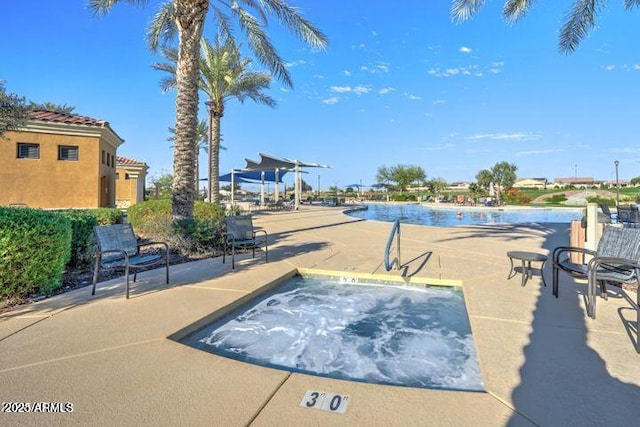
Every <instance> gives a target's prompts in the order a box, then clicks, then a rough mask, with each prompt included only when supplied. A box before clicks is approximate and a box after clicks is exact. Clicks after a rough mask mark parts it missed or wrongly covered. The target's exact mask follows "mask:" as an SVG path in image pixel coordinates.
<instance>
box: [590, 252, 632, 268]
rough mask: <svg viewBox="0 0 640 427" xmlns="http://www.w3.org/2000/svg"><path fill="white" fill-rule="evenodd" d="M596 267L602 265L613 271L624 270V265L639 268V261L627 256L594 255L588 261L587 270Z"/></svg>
mask: <svg viewBox="0 0 640 427" xmlns="http://www.w3.org/2000/svg"><path fill="white" fill-rule="evenodd" d="M598 267H603V268H605V269H607V270H613V271H615V270H624V269H625V268H624V267H628V268H629V269H632V268H633V269H640V262H638V261H636V260H633V259H628V258H617V257H598V256H596V257H593V258H592V259H591V261H589V270H592V269H593V270H595V269H597V268H598Z"/></svg>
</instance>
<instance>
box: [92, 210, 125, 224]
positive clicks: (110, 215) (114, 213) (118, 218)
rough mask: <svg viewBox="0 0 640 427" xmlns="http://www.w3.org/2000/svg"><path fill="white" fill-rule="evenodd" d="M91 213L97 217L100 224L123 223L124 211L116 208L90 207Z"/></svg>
mask: <svg viewBox="0 0 640 427" xmlns="http://www.w3.org/2000/svg"><path fill="white" fill-rule="evenodd" d="M89 213H91V215H93V216H94V217H96V219H97V220H98V224H99V225H113V224H122V211H121V210H120V209H116V208H98V209H89Z"/></svg>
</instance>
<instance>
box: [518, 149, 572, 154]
mask: <svg viewBox="0 0 640 427" xmlns="http://www.w3.org/2000/svg"><path fill="white" fill-rule="evenodd" d="M564 151H567V150H566V149H564V148H550V149H547V150H529V151H518V152H517V153H516V156H531V155H537V154H551V153H562V152H564Z"/></svg>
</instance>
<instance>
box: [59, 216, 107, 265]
mask: <svg viewBox="0 0 640 427" xmlns="http://www.w3.org/2000/svg"><path fill="white" fill-rule="evenodd" d="M93 211H94V210H68V211H57V213H58V214H59V215H62V216H64V217H65V218H67V219H68V220H69V222H70V223H71V256H70V258H69V263H68V266H69V267H70V268H74V269H77V268H83V267H86V266H88V265H90V264H91V262H92V261H93V257H94V256H95V245H96V237H95V233H94V232H93V227H95V226H96V225H98V224H99V221H98V218H97V217H96V216H95V215H94V212H93Z"/></svg>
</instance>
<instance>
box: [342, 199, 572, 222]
mask: <svg viewBox="0 0 640 427" xmlns="http://www.w3.org/2000/svg"><path fill="white" fill-rule="evenodd" d="M366 206H367V208H368V209H366V210H357V211H350V212H348V214H349V215H350V216H354V217H357V218H363V219H370V220H377V221H395V220H396V219H400V221H401V222H403V223H407V224H418V225H432V226H438V227H453V226H456V225H487V224H505V223H509V224H514V223H537V224H544V223H566V224H569V223H571V221H573V220H579V219H580V218H582V209H565V208H561V209H551V208H528V209H501V208H486V209H485V208H466V209H465V208H460V209H458V208H455V207H443V208H439V207H429V206H422V205H419V204H370V205H366Z"/></svg>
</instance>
